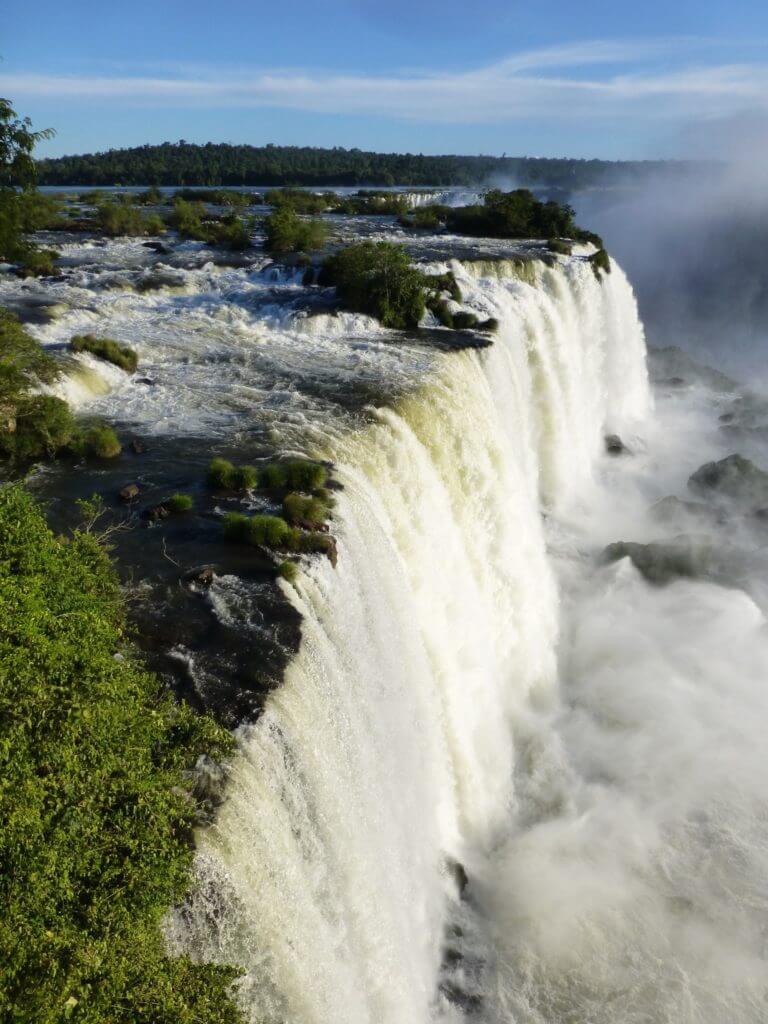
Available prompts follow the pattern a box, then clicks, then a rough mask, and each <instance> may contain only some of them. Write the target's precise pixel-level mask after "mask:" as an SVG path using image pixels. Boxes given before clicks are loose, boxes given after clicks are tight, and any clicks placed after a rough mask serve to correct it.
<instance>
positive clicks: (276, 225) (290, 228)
mask: <svg viewBox="0 0 768 1024" xmlns="http://www.w3.org/2000/svg"><path fill="white" fill-rule="evenodd" d="M264 228H265V230H266V239H265V243H264V244H265V248H266V250H267V252H269V253H272V255H273V256H281V255H284V254H285V253H290V252H312V251H313V250H315V249H322V247H323V245H324V244H325V240H326V238H327V235H328V229H327V228H326V226H325V224H323V222H322V221H319V220H302V219H301V218H300V217H299V216H298V215H297V214H296V211H295V210H294V209H293V207H292V206H282V207H280V208H279V209H277V210H276V211H275V212H274V213H273V214H271V215H270V216H269V217H267V219H266V220H265V221H264Z"/></svg>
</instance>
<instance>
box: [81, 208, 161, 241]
mask: <svg viewBox="0 0 768 1024" xmlns="http://www.w3.org/2000/svg"><path fill="white" fill-rule="evenodd" d="M96 220H97V224H98V227H99V230H100V231H102V232H103V233H104V234H105V235H110V236H111V237H113V238H116V237H119V236H128V237H135V238H141V237H144V236H145V235H159V234H162V233H163V231H165V224H164V223H163V221H162V220H161V218H160V217H158V216H157V214H149V215H147V214H144V213H142V212H141V210H137V209H136V207H135V206H130V205H129V204H128V203H126V202H124V201H121V200H120V199H116V200H110V201H109V202H105V203H101V204H100V205H99V206H98V207H97V208H96Z"/></svg>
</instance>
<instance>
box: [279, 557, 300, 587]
mask: <svg viewBox="0 0 768 1024" xmlns="http://www.w3.org/2000/svg"><path fill="white" fill-rule="evenodd" d="M277 575H278V576H279V577H280V578H281V579H284V580H285V581H286V583H295V582H296V577H297V576H298V575H299V567H298V566H297V565H296V563H295V562H288V561H285V562H281V563H280V565H278V567H277Z"/></svg>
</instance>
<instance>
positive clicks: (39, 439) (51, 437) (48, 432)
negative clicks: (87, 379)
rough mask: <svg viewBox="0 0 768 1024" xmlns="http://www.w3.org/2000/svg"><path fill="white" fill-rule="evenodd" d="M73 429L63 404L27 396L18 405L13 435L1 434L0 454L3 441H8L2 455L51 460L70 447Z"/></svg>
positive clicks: (40, 396) (38, 396)
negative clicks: (8, 444)
mask: <svg viewBox="0 0 768 1024" xmlns="http://www.w3.org/2000/svg"><path fill="white" fill-rule="evenodd" d="M75 430H76V428H75V421H74V419H73V417H72V413H71V412H70V409H69V406H68V405H67V403H66V402H63V401H62V400H61V399H60V398H54V397H52V396H51V395H30V396H28V397H25V398H24V399H23V400H22V401H21V403H20V404H19V407H18V409H17V412H16V430H15V432H14V433H13V434H6V435H0V451H2V450H3V449H4V448H5V446H4V445H3V443H2V442H3V440H4V439H7V440H8V441H10V446H9V447H8V448H5V452H6V454H7V455H10V456H11V457H12V458H13V459H14V460H16V461H19V462H26V461H29V460H31V459H38V458H42V457H44V456H47V457H50V456H52V455H55V454H56V453H57V452H59V451H61V449H62V448H65V447H66V446H67V445H68V444H69V442H70V441H71V440H72V438H73V437H74V435H75Z"/></svg>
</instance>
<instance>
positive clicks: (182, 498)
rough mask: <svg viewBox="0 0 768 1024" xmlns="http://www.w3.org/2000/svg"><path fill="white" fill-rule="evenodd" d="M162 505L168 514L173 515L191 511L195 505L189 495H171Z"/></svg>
mask: <svg viewBox="0 0 768 1024" xmlns="http://www.w3.org/2000/svg"><path fill="white" fill-rule="evenodd" d="M163 504H164V505H165V507H166V508H167V509H168V510H169V512H173V514H174V515H180V514H181V513H182V512H189V511H191V510H192V508H193V506H194V504H195V503H194V501H193V500H192V496H191V495H189V494H172V495H171V496H170V498H168V500H167V501H164V502H163Z"/></svg>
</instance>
